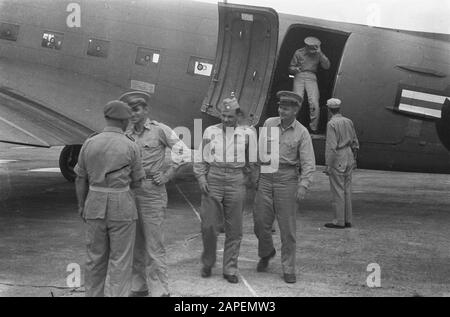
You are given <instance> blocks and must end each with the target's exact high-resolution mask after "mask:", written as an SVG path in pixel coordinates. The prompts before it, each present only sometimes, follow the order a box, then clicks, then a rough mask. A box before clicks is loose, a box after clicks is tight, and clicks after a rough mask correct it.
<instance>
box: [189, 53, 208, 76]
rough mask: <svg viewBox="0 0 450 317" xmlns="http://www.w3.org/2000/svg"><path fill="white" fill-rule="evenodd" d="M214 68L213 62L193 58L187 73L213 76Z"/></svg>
mask: <svg viewBox="0 0 450 317" xmlns="http://www.w3.org/2000/svg"><path fill="white" fill-rule="evenodd" d="M213 67H214V64H213V62H212V61H211V60H207V59H204V58H200V57H195V56H191V59H190V60H189V65H188V70H187V72H188V73H189V74H191V75H201V76H211V73H212V69H213Z"/></svg>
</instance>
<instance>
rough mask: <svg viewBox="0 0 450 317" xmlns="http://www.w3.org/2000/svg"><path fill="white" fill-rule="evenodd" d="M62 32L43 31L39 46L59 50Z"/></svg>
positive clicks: (61, 42) (62, 36)
mask: <svg viewBox="0 0 450 317" xmlns="http://www.w3.org/2000/svg"><path fill="white" fill-rule="evenodd" d="M63 38H64V34H63V33H57V32H49V31H45V32H44V34H43V35H42V43H41V46H42V47H45V48H49V49H55V50H60V49H61V47H62V44H63Z"/></svg>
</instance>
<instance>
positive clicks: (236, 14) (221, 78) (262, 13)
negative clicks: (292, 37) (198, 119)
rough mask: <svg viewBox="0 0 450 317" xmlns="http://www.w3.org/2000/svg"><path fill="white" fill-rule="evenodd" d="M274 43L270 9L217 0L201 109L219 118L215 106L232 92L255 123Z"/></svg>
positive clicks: (274, 20)
mask: <svg viewBox="0 0 450 317" xmlns="http://www.w3.org/2000/svg"><path fill="white" fill-rule="evenodd" d="M277 45H278V15H277V13H276V12H275V11H274V10H273V9H270V8H261V7H251V6H241V5H231V4H222V3H219V35H218V44H217V51H216V61H215V67H214V72H213V76H212V79H211V84H210V87H209V90H208V93H207V96H206V98H205V99H204V102H203V104H202V108H201V110H202V112H205V113H208V114H209V115H212V116H215V117H219V111H218V109H217V106H218V105H219V104H220V102H221V101H222V100H223V99H224V98H227V97H229V96H230V95H231V93H232V92H234V94H235V96H236V98H237V99H238V101H239V104H240V105H241V108H242V109H243V110H244V112H245V113H246V114H247V115H248V117H249V119H250V121H251V123H252V124H257V123H258V121H259V118H260V117H261V113H262V111H263V108H264V105H265V103H266V99H267V96H268V92H269V86H270V82H271V79H272V74H273V71H274V68H275V60H276V54H277Z"/></svg>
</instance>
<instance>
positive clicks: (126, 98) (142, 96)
mask: <svg viewBox="0 0 450 317" xmlns="http://www.w3.org/2000/svg"><path fill="white" fill-rule="evenodd" d="M119 100H120V101H123V102H125V103H127V104H128V105H129V106H131V107H133V106H137V105H138V104H142V105H144V106H148V105H149V102H150V95H149V94H148V93H146V92H143V91H137V90H135V91H129V92H126V93H124V94H123V95H122V96H120V97H119ZM142 101H143V102H142Z"/></svg>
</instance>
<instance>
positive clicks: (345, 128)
mask: <svg viewBox="0 0 450 317" xmlns="http://www.w3.org/2000/svg"><path fill="white" fill-rule="evenodd" d="M327 107H328V109H329V113H330V115H331V119H330V121H329V122H328V125H327V141H326V147H325V163H326V166H327V167H326V170H325V173H326V174H327V175H328V176H329V177H330V188H331V194H332V197H333V205H334V208H335V212H336V218H335V221H334V222H333V223H327V224H325V227H327V228H335V229H343V228H350V227H351V226H352V171H353V169H354V167H355V164H356V154H357V151H358V149H359V143H358V138H357V137H356V132H355V128H354V127H353V122H352V121H351V120H350V119H348V118H345V117H343V116H342V115H341V113H340V107H341V101H340V100H339V99H336V98H332V99H329V100H328V101H327Z"/></svg>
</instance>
